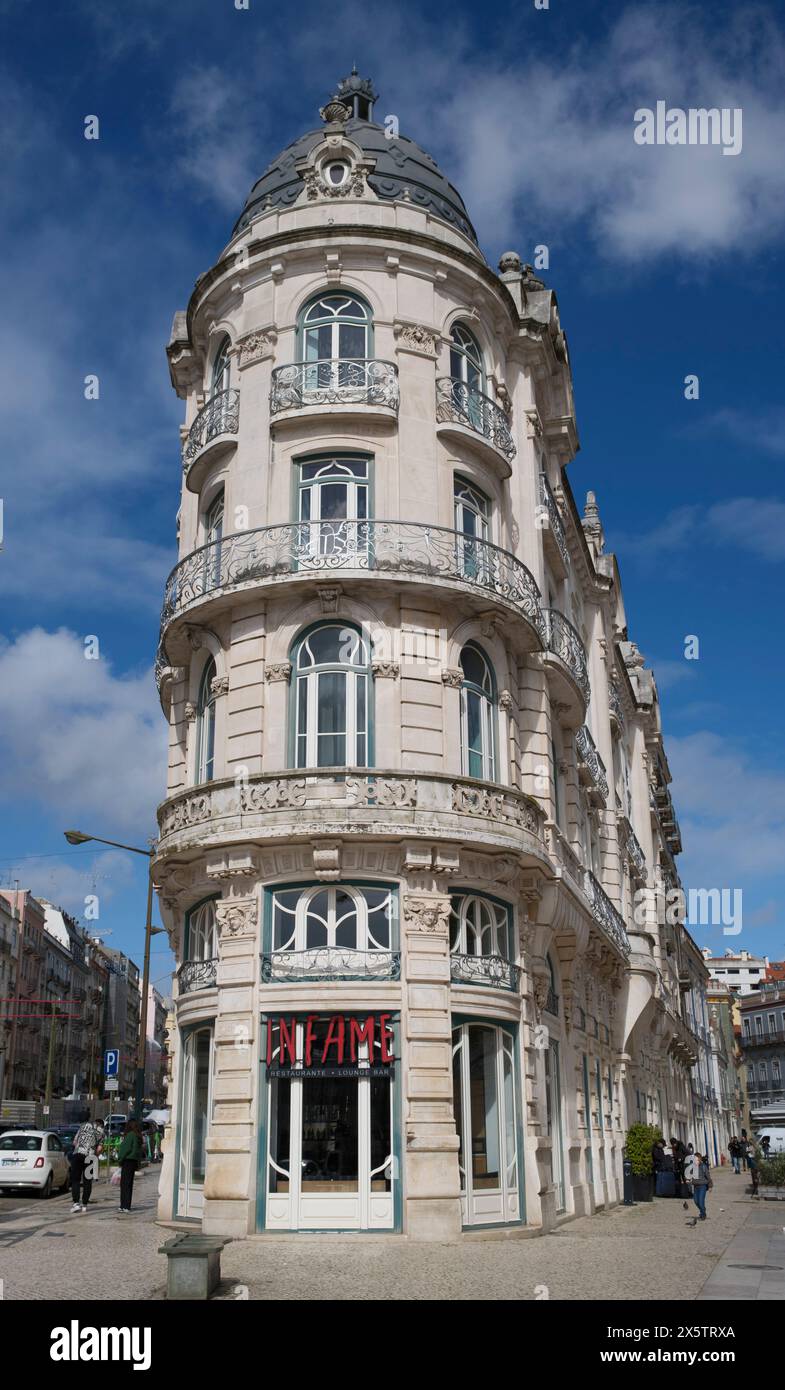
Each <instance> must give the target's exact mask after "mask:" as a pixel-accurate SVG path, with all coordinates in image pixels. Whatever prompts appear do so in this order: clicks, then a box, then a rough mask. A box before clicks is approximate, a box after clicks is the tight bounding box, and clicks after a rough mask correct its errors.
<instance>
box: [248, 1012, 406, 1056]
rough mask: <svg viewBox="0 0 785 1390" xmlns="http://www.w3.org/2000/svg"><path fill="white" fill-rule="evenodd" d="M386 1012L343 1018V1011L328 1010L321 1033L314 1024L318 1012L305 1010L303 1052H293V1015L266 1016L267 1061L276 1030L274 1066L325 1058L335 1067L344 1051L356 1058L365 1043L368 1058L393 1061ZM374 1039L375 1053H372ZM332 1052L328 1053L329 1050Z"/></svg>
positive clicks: (388, 1016)
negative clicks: (276, 1017)
mask: <svg viewBox="0 0 785 1390" xmlns="http://www.w3.org/2000/svg"><path fill="white" fill-rule="evenodd" d="M389 1019H390V1014H369V1015H368V1017H367V1018H365V1019H361V1018H353V1017H349V1018H345V1017H344V1015H343V1014H332V1015H331V1017H330V1018H329V1020H328V1024H327V1032H326V1033H325V1034H324V1036H323V1037H322V1036H321V1035H320V1032H318V1031H317V1027H316V1025H317V1024H318V1023H320V1022H321V1021H322V1016H321V1015H319V1014H308V1016H307V1018H305V1019H304V1020H303V1035H302V1037H303V1056H302V1057H299V1058H298V1056H297V1023H298V1020H297V1018H295V1017H291V1018H288V1019H287V1018H278V1019H274V1018H268V1019H267V1065H268V1067H270V1066H272V1065H273V1061H274V1056H273V1053H274V1046H273V1034H274V1032H275V1029H276V1028H277V1030H278V1041H279V1051H278V1062H277V1064H278V1066H281V1067H283V1066H286V1065H287V1061H288V1063H289V1065H290V1066H296V1065H297V1063H298V1062H303V1063H304V1065H305V1066H306V1067H311V1066H315V1065H316V1066H325V1065H326V1064H327V1063H328V1062H329V1061H332V1062H334V1063H336V1064H337V1065H338V1066H339V1067H340V1066H342V1065H343V1063H344V1060H345V1058H346V1055H347V1052H348V1059H349V1061H350V1062H351V1063H356V1062H357V1056H358V1050H359V1048H360V1047H361V1046H362V1045H363V1044H365V1046H367V1048H368V1060H369V1061H370V1062H377V1063H378V1062H382V1063H385V1064H387V1063H390V1062H394V1061H395V1055H394V1052H393V1035H392V1029H391V1028H390V1026H389ZM377 1042H378V1046H379V1054H378V1058H377V1055H376V1044H377ZM331 1052H332V1054H333V1056H332V1057H331V1056H330V1054H331Z"/></svg>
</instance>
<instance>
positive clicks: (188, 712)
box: [183, 700, 196, 724]
mask: <svg viewBox="0 0 785 1390" xmlns="http://www.w3.org/2000/svg"><path fill="white" fill-rule="evenodd" d="M183 714H184V716H185V718H186V719H187V720H188V723H189V724H192V723H193V721H194V719H195V718H196V705H194V704H192V702H191V701H190V700H186V702H185V707H184V709H183Z"/></svg>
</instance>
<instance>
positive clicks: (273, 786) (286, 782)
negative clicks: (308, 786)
mask: <svg viewBox="0 0 785 1390" xmlns="http://www.w3.org/2000/svg"><path fill="white" fill-rule="evenodd" d="M304 805H305V778H295V779H292V778H289V777H282V778H281V780H280V781H278V782H263V783H254V784H253V786H249V785H248V784H247V783H243V784H242V786H241V787H240V810H241V811H277V810H279V809H281V808H288V809H290V810H298V809H299V808H300V807H301V806H304Z"/></svg>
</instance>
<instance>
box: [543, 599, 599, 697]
mask: <svg viewBox="0 0 785 1390" xmlns="http://www.w3.org/2000/svg"><path fill="white" fill-rule="evenodd" d="M545 617H546V621H547V627H548V650H549V651H551V652H553V654H554V656H558V657H559V659H560V660H561V661H563V662H564V664H565V666H567V667H568V669H569V671H570V674H571V675H572V677H573V680H574V681H575V683H576V685H578V687H579V688H580V690H581V692H582V694H583V696H584V699H585V700H586V702H587V703H588V701H589V697H590V695H591V687H590V685H589V666H588V661H587V658H586V648H585V647H584V645H583V642H582V641H581V639H580V635H579V634H578V632H576V630H575V628H574V627H573V625H572V623H571V622H570V621H569V619H568V618H565V616H564V614H563V613H560V612H559V610H558V608H546V610H545Z"/></svg>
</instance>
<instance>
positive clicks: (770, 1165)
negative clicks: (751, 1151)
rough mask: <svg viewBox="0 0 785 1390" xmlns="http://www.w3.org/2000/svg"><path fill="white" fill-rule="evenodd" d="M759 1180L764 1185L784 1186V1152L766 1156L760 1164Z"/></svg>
mask: <svg viewBox="0 0 785 1390" xmlns="http://www.w3.org/2000/svg"><path fill="white" fill-rule="evenodd" d="M760 1181H761V1184H762V1185H763V1186H764V1187H785V1154H776V1155H773V1156H772V1157H771V1158H766V1159H764V1160H763V1162H762V1163H761V1165H760Z"/></svg>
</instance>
